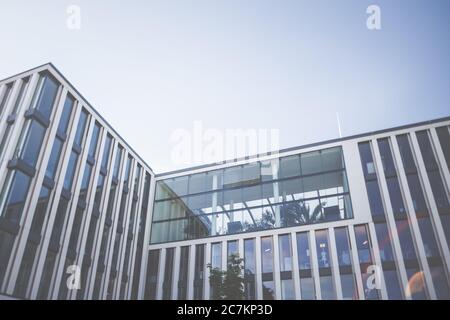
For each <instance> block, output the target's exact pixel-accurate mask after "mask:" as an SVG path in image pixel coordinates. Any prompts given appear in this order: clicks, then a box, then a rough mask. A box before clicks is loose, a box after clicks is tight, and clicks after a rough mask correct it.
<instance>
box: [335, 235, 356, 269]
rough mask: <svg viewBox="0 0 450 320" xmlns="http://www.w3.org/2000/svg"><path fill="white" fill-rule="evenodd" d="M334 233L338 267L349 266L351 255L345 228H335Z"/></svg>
mask: <svg viewBox="0 0 450 320" xmlns="http://www.w3.org/2000/svg"><path fill="white" fill-rule="evenodd" d="M334 233H335V237H336V249H337V256H338V263H339V266H341V267H342V266H351V265H352V255H351V252H350V243H349V239H348V231H347V228H346V227H343V228H336V229H335V230H334Z"/></svg>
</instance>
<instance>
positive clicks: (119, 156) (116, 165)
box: [113, 145, 123, 179]
mask: <svg viewBox="0 0 450 320" xmlns="http://www.w3.org/2000/svg"><path fill="white" fill-rule="evenodd" d="M122 151H123V148H122V147H121V146H120V145H119V148H118V149H117V154H116V160H115V161H114V172H113V177H114V178H115V179H118V178H119V170H120V162H121V161H122Z"/></svg>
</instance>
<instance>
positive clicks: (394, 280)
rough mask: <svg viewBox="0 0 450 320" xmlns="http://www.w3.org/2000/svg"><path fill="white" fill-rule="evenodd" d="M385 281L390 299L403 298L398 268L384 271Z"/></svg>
mask: <svg viewBox="0 0 450 320" xmlns="http://www.w3.org/2000/svg"><path fill="white" fill-rule="evenodd" d="M383 275H384V283H385V284H386V291H387V294H388V299H389V300H402V299H403V294H402V290H401V289H400V282H399V280H398V276H397V271H396V270H385V271H384V272H383Z"/></svg>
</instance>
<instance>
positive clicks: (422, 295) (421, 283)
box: [405, 268, 428, 300]
mask: <svg viewBox="0 0 450 320" xmlns="http://www.w3.org/2000/svg"><path fill="white" fill-rule="evenodd" d="M406 276H407V278H408V284H407V287H406V289H405V295H406V297H407V298H411V299H413V300H426V299H427V297H428V295H427V292H426V285H425V277H424V275H423V272H422V271H420V270H419V269H417V268H407V269H406Z"/></svg>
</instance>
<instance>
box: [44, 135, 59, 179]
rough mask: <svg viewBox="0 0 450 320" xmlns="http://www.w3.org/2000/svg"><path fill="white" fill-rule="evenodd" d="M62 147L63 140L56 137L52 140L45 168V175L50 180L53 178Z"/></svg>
mask: <svg viewBox="0 0 450 320" xmlns="http://www.w3.org/2000/svg"><path fill="white" fill-rule="evenodd" d="M62 147H63V142H62V141H61V140H59V139H58V138H56V139H55V142H53V147H52V152H51V153H50V158H49V159H48V164H47V169H46V170H45V176H46V177H47V178H49V179H51V180H53V179H54V178H55V174H56V169H57V168H58V163H59V159H60V156H61V150H62Z"/></svg>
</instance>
